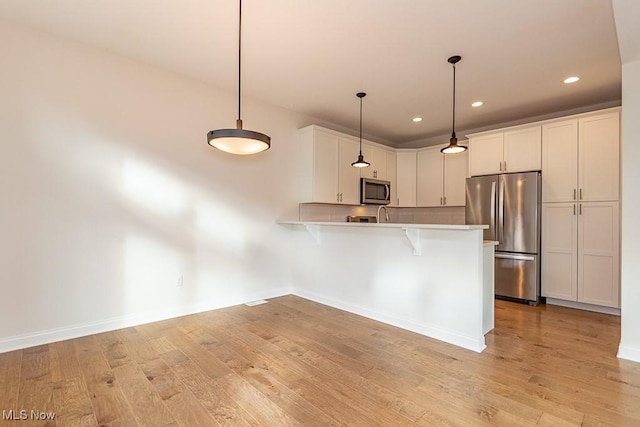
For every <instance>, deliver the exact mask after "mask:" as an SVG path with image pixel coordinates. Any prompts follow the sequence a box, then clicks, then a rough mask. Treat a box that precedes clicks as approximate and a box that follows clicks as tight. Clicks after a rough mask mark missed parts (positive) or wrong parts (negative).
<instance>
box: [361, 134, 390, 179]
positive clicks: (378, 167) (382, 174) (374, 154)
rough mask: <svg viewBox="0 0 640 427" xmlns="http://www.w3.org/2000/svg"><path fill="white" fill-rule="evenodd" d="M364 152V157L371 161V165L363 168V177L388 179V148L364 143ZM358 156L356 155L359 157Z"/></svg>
mask: <svg viewBox="0 0 640 427" xmlns="http://www.w3.org/2000/svg"><path fill="white" fill-rule="evenodd" d="M362 154H363V155H364V159H365V160H366V161H367V162H369V163H371V166H369V167H367V168H362V169H361V176H362V177H363V178H374V179H385V180H386V179H387V178H386V174H387V156H386V150H383V149H382V148H378V147H376V146H375V145H371V144H366V143H364V142H363V143H362ZM357 157H358V156H356V158H357Z"/></svg>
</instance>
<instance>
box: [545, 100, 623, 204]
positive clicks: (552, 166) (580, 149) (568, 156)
mask: <svg viewBox="0 0 640 427" xmlns="http://www.w3.org/2000/svg"><path fill="white" fill-rule="evenodd" d="M542 159H543V160H542V201H543V202H572V201H616V200H619V195H620V116H619V113H618V112H617V111H614V112H608V113H603V114H596V115H589V116H584V117H580V118H574V119H568V120H563V121H559V122H553V123H549V124H545V125H544V126H543V132H542Z"/></svg>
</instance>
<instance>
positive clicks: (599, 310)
mask: <svg viewBox="0 0 640 427" xmlns="http://www.w3.org/2000/svg"><path fill="white" fill-rule="evenodd" d="M547 304H549V305H559V306H561V307H568V308H577V309H579V310H587V311H595V312H596V313H603V314H613V315H614V316H620V309H619V308H613V307H605V306H603V305H594V304H586V303H583V302H577V301H566V300H563V299H556V298H547Z"/></svg>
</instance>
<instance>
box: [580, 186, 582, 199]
mask: <svg viewBox="0 0 640 427" xmlns="http://www.w3.org/2000/svg"><path fill="white" fill-rule="evenodd" d="M580 200H582V188H581V189H580Z"/></svg>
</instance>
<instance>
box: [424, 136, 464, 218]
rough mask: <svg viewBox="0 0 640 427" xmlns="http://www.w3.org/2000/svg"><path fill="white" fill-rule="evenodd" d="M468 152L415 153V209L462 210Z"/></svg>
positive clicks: (431, 151) (427, 150) (438, 150)
mask: <svg viewBox="0 0 640 427" xmlns="http://www.w3.org/2000/svg"><path fill="white" fill-rule="evenodd" d="M468 158H469V157H468V152H466V151H465V152H462V153H458V154H442V153H441V152H440V147H433V148H427V149H422V150H418V154H417V174H416V176H417V183H416V193H417V200H416V201H417V206H424V207H430V206H464V204H465V179H466V177H467V169H468V164H467V162H468Z"/></svg>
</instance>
